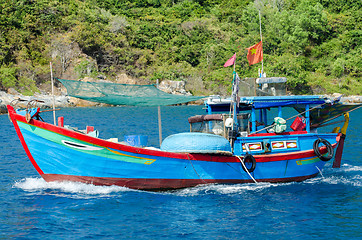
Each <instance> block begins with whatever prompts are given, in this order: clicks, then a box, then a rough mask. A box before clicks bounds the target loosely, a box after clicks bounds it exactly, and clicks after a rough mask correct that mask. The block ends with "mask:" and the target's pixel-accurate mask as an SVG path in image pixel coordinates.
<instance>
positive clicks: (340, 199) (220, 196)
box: [0, 106, 362, 239]
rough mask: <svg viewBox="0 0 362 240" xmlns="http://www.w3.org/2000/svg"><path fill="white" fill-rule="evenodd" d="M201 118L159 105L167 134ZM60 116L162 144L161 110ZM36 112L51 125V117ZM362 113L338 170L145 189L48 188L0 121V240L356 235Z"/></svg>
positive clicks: (355, 117) (105, 133) (355, 116)
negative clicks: (289, 178)
mask: <svg viewBox="0 0 362 240" xmlns="http://www.w3.org/2000/svg"><path fill="white" fill-rule="evenodd" d="M202 113H203V110H202V107H200V106H189V107H186V106H179V107H162V122H163V137H166V136H168V135H170V134H173V133H176V132H183V131H188V130H189V126H188V122H187V117H189V116H192V115H195V114H202ZM57 115H58V116H60V115H63V116H64V117H65V124H70V125H72V126H77V127H79V128H80V129H84V128H85V126H86V124H87V123H88V124H89V125H93V126H95V128H96V129H98V130H99V131H100V137H101V138H110V137H118V138H119V139H123V136H124V135H133V134H142V135H148V136H149V145H150V146H158V128H157V108H130V107H113V108H84V109H63V110H61V111H58V112H57ZM289 115H292V113H289ZM42 116H43V118H44V119H45V120H47V121H52V114H51V113H44V114H43V115H42ZM361 117H362V109H359V110H357V111H355V112H353V113H352V114H351V121H350V126H349V129H348V132H347V139H346V141H345V151H344V154H343V158H342V167H341V168H340V169H333V168H332V167H331V165H332V163H331V162H328V163H327V166H326V167H325V168H324V169H323V171H322V174H323V176H321V175H319V176H318V177H316V178H313V179H310V180H307V181H304V182H302V183H287V184H269V183H261V184H238V185H223V184H218V185H206V186H199V187H194V188H188V189H182V190H177V191H169V192H145V191H137V190H130V189H127V188H122V187H115V186H111V187H104V186H93V185H86V184H81V183H69V182H67V183H46V182H44V181H43V180H42V179H41V178H40V177H39V176H38V175H37V173H36V171H35V169H34V168H33V166H32V165H31V164H30V161H29V160H28V158H27V156H26V155H25V152H24V150H23V149H22V147H21V146H20V142H19V140H18V138H17V136H16V134H15V130H14V129H13V126H12V125H11V123H10V122H9V120H8V117H7V116H6V115H1V116H0V124H1V126H2V128H1V130H0V131H1V136H2V137H1V138H0V143H1V144H0V159H1V161H0V171H1V175H0V206H2V210H1V213H0V239H44V238H45V239H56V238H58V239H361V238H362V231H361V222H362V217H361V216H362V210H361V209H362V204H361V202H362V199H361V193H362V192H361V187H362V181H361V173H362V161H361V156H362V151H361V144H360V141H361V134H362V131H361V122H360V119H361ZM86 119H87V121H85V120H86ZM325 130H330V128H326V129H325Z"/></svg>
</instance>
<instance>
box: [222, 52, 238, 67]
mask: <svg viewBox="0 0 362 240" xmlns="http://www.w3.org/2000/svg"><path fill="white" fill-rule="evenodd" d="M235 59H236V53H235V54H234V55H233V56H232V57H231V58H230V59H229V60H227V61H226V63H225V64H224V67H229V66H231V65H233V64H234V63H235Z"/></svg>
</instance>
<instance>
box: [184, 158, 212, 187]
mask: <svg viewBox="0 0 362 240" xmlns="http://www.w3.org/2000/svg"><path fill="white" fill-rule="evenodd" d="M186 155H187V159H188V160H189V161H190V164H191V166H192V168H193V169H194V171H195V173H196V174H197V176H199V178H200V179H201V180H202V181H203V182H204V183H207V182H206V181H205V180H204V179H202V178H201V176H200V175H199V174H198V173H197V171H196V169H195V168H194V165H193V164H192V162H191V159H190V158H189V154H188V153H186Z"/></svg>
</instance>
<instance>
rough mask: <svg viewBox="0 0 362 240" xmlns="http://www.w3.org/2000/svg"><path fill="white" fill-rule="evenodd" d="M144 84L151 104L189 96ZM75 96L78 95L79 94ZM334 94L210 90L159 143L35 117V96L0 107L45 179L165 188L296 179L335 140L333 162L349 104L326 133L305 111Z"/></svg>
mask: <svg viewBox="0 0 362 240" xmlns="http://www.w3.org/2000/svg"><path fill="white" fill-rule="evenodd" d="M62 83H64V85H66V86H67V85H71V84H73V85H74V84H76V85H77V86H78V85H79V84H88V85H89V88H92V89H96V91H97V94H99V96H98V97H100V98H101V101H105V100H106V101H110V102H111V103H113V104H115V103H117V102H116V99H119V100H121V101H123V102H122V104H124V103H125V102H127V103H128V104H130V103H131V101H132V98H131V97H129V96H125V95H124V92H122V96H114V95H110V94H107V96H106V94H104V93H102V91H100V88H99V86H95V85H94V84H93V83H92V84H89V83H80V82H76V81H74V82H73V81H69V80H62ZM121 87H122V88H124V87H126V86H123V85H122V86H121ZM130 87H131V88H132V89H133V90H130V91H129V92H132V93H133V94H135V95H137V96H139V94H138V93H137V91H138V90H135V89H139V90H140V91H143V90H144V87H140V86H134V85H133V86H130ZM147 88H149V89H151V88H152V91H155V92H154V94H153V97H154V98H152V96H151V95H150V94H151V93H150V92H149V93H148V94H147V97H148V98H150V99H152V103H148V105H153V104H154V103H155V99H156V102H157V104H158V105H160V104H162V101H161V102H160V101H159V99H158V98H157V97H160V96H161V97H162V98H163V99H164V101H163V102H164V105H168V104H174V103H175V102H178V103H180V102H186V101H193V100H195V98H184V97H181V98H182V99H181V98H180V97H179V96H176V98H177V99H172V97H173V96H170V95H167V96H166V95H164V94H162V93H159V92H157V91H156V90H155V89H157V88H155V89H153V87H152V86H148V87H147ZM107 89H109V86H107ZM68 93H72V91H70V90H68ZM79 94H82V93H81V92H80V91H76V90H75V91H74V92H73V95H74V96H76V95H79ZM90 96H92V97H94V95H92V94H91V95H90ZM112 96H113V97H112ZM82 98H83V99H86V97H85V95H84V96H82ZM165 99H167V100H165ZM135 100H136V103H135V105H140V104H143V105H145V99H144V98H143V99H142V98H136V99H135ZM337 102H338V100H337V101H335V100H330V99H328V98H325V97H323V96H280V97H244V98H240V100H239V101H237V102H235V101H233V100H232V99H230V100H222V101H220V100H218V98H215V97H210V98H208V99H207V100H206V101H205V106H206V108H207V112H206V114H202V115H198V116H190V117H189V118H188V120H189V123H190V132H186V133H178V134H174V135H171V136H168V137H167V138H165V139H164V140H163V142H162V144H161V146H160V148H154V147H153V148H150V147H147V146H146V145H147V144H146V143H145V142H144V140H142V139H141V138H137V137H134V138H133V141H125V142H124V141H122V142H119V141H118V140H117V139H101V138H99V135H98V133H97V131H96V130H94V128H92V127H87V129H85V130H78V129H75V128H72V127H70V126H65V125H64V118H63V117H59V118H58V123H55V121H54V123H47V122H45V121H43V119H42V117H41V114H42V110H41V109H40V108H39V107H37V106H36V105H35V103H37V101H32V103H29V104H28V107H27V108H25V109H17V108H16V104H12V105H8V106H7V109H8V114H9V117H10V119H11V121H12V123H13V125H14V127H15V130H16V133H17V135H18V137H19V139H20V142H21V144H22V146H23V148H24V150H25V152H26V154H27V156H28V158H29V159H30V161H31V163H32V164H33V166H34V167H35V169H36V171H37V172H38V173H39V175H40V176H41V177H42V178H43V179H44V180H45V181H47V182H51V181H75V182H83V183H88V184H94V185H117V186H123V187H128V188H132V189H143V190H165V189H177V188H187V187H193V186H196V185H199V184H210V183H221V184H238V183H253V182H254V183H259V182H275V183H276V182H290V181H303V180H306V179H308V178H312V177H315V176H317V175H318V173H319V172H320V171H321V170H322V169H323V167H324V166H325V164H326V163H327V162H328V161H329V160H331V159H332V158H333V157H334V155H335V154H334V152H335V151H334V149H336V148H337V146H338V148H339V150H338V151H339V152H340V153H339V155H338V156H336V157H335V160H334V165H335V167H339V166H340V159H341V155H342V151H343V144H342V145H341V139H342V138H343V136H345V135H346V130H347V126H348V119H349V118H348V111H350V110H351V108H348V111H347V112H344V114H345V121H344V123H343V124H344V125H343V127H342V128H341V130H339V128H336V129H334V131H332V132H331V133H318V127H319V126H315V125H313V121H315V119H314V118H313V116H314V115H311V114H310V113H311V112H312V111H313V110H317V111H318V110H321V111H320V113H322V112H323V111H322V110H323V109H325V108H326V107H328V108H333V106H337V105H336V104H337ZM338 106H339V105H338ZM358 106H359V105H354V106H353V108H354V109H355V108H357V107H358ZM285 107H294V108H296V109H298V111H299V112H297V115H296V116H295V119H291V120H293V122H291V123H290V121H289V120H290V119H284V118H283V109H284V108H285ZM273 108H275V109H277V112H278V115H277V116H275V118H274V121H273V122H269V123H268V122H267V119H268V117H267V113H268V112H269V110H270V109H273ZM230 109H232V112H230V111H229V110H230ZM301 109H303V111H302V110H301ZM339 109H340V110H341V109H343V108H339ZM80 111H81V110H80ZM225 112H226V113H225ZM338 114H343V112H339V113H338ZM324 121H326V119H325V120H324ZM289 123H290V124H289ZM287 124H288V128H287ZM289 126H290V127H291V128H289ZM343 139H344V138H343ZM338 151H337V152H338Z"/></svg>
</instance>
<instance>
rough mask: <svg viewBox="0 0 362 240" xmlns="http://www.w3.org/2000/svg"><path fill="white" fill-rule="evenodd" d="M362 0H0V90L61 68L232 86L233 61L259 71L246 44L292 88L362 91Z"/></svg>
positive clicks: (192, 86)
mask: <svg viewBox="0 0 362 240" xmlns="http://www.w3.org/2000/svg"><path fill="white" fill-rule="evenodd" d="M361 7H362V5H361V2H360V0H349V1H345V0H335V1H332V0H301V1H297V0H259V1H250V0H221V1H216V0H198V1H196V0H194V1H191V0H173V1H171V0H136V1H127V0H122V1H118V0H83V1H81V0H67V1H61V0H17V1H15V0H8V1H1V2H0V10H1V14H0V90H5V91H6V90H7V89H8V88H11V87H12V88H15V89H17V90H18V91H20V92H22V93H23V94H28V95H31V94H33V93H34V92H38V91H39V87H40V86H41V85H43V84H46V83H47V82H49V79H50V68H49V62H52V63H53V74H54V76H56V77H59V78H66V79H79V78H83V77H92V78H100V79H107V80H120V79H122V78H123V79H128V80H127V81H130V80H129V79H131V80H132V81H135V82H137V83H141V84H142V83H155V82H156V79H159V80H161V81H162V80H183V81H185V82H186V88H187V90H189V91H191V92H192V93H193V94H196V95H197V94H203V95H207V94H211V93H213V94H226V93H228V92H229V91H230V85H231V74H232V68H231V67H229V68H223V64H224V63H225V61H226V60H227V59H229V58H230V57H231V56H232V55H233V54H234V53H235V52H236V53H237V59H236V71H237V72H238V73H239V75H240V76H242V77H257V72H258V68H261V64H255V65H252V66H249V65H248V62H247V59H246V54H247V51H246V50H245V49H246V48H247V47H250V46H252V45H254V44H256V43H257V42H259V41H260V33H259V13H258V9H260V11H261V21H262V33H263V47H264V48H263V51H264V70H265V72H266V74H267V76H284V77H287V78H288V89H289V90H290V91H291V92H293V93H295V94H301V93H303V94H321V93H333V92H340V93H342V94H347V95H351V94H357V95H362V81H361V79H362V73H361V69H362V60H361V56H362V20H361V18H362V10H361Z"/></svg>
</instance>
